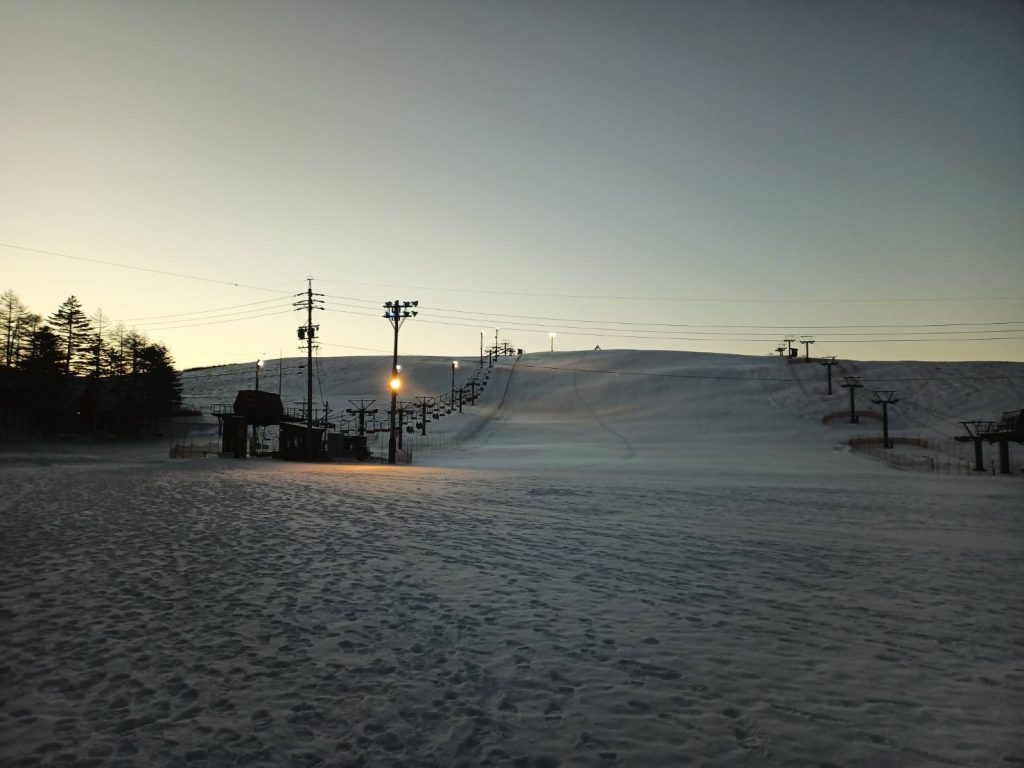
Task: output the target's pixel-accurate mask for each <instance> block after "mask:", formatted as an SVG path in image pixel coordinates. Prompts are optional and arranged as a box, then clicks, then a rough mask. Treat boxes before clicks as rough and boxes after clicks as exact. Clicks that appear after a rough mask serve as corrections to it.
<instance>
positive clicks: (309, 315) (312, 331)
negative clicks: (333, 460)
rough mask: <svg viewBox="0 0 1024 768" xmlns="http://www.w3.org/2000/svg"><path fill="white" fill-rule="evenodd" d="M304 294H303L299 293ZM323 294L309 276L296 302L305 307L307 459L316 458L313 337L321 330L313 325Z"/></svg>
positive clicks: (302, 327) (302, 335)
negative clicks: (300, 298)
mask: <svg viewBox="0 0 1024 768" xmlns="http://www.w3.org/2000/svg"><path fill="white" fill-rule="evenodd" d="M298 295H299V296H302V295H303V294H301V293H300V294H298ZM316 296H323V294H322V293H313V278H311V277H310V278H307V286H306V293H305V297H306V298H305V299H302V300H300V301H297V302H295V306H296V307H300V308H301V307H305V309H306V324H305V325H300V326H299V339H302V340H304V341H305V342H306V461H312V460H313V459H314V451H313V347H314V346H315V344H314V343H313V339H315V338H316V335H317V332H318V331H319V330H320V326H319V325H313V310H314V309H323V302H321V301H320V299H317V298H314V297H316Z"/></svg>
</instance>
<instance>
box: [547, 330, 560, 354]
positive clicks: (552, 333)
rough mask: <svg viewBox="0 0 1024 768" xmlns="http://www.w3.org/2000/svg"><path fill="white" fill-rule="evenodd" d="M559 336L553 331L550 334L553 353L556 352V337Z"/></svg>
mask: <svg viewBox="0 0 1024 768" xmlns="http://www.w3.org/2000/svg"><path fill="white" fill-rule="evenodd" d="M557 335H558V334H557V333H555V332H554V331H552V332H551V333H549V334H548V336H550V337H551V351H552V352H554V351H555V336H557Z"/></svg>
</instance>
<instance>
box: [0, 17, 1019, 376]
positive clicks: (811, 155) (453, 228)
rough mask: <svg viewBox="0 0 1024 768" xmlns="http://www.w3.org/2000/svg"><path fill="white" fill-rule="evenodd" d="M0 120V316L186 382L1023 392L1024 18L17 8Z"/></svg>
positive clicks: (0, 28)
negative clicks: (306, 351) (1009, 373)
mask: <svg viewBox="0 0 1024 768" xmlns="http://www.w3.org/2000/svg"><path fill="white" fill-rule="evenodd" d="M0 104H2V105H3V108H2V109H0V243H2V245H0V291H3V290H7V289H11V290H14V291H15V292H16V293H17V294H18V296H19V297H20V298H21V299H22V301H23V302H24V303H25V304H26V305H27V306H28V308H29V309H30V310H31V311H33V312H35V313H37V314H40V315H44V316H45V315H48V314H51V313H52V312H53V311H54V310H56V308H57V307H58V306H59V304H60V303H61V302H62V301H63V300H64V299H66V298H67V297H68V296H69V295H72V294H74V295H75V296H77V297H78V298H79V300H80V301H81V302H82V304H83V305H84V307H85V309H86V311H87V312H90V313H92V312H94V311H95V310H97V309H101V310H102V312H103V314H104V315H106V316H107V317H108V318H110V319H112V320H116V321H122V322H124V323H125V324H126V325H128V326H129V327H132V328H135V329H137V330H139V331H142V332H144V333H146V334H147V335H148V336H149V338H151V339H153V340H154V341H159V342H161V343H164V344H166V345H167V346H168V347H169V349H170V352H171V354H172V355H173V357H174V359H175V360H176V361H177V363H178V365H179V366H181V367H192V366H201V365H213V364H218V363H234V362H243V361H245V360H249V359H251V360H256V359H258V358H268V359H273V358H276V357H278V356H282V355H283V356H284V357H290V356H295V355H298V354H300V351H299V348H298V344H299V340H298V338H297V335H296V328H297V326H298V325H300V324H302V323H303V322H304V320H305V315H304V313H302V312H300V311H298V310H296V309H295V308H294V307H293V306H292V304H293V302H294V301H296V300H297V299H298V298H299V297H298V296H297V294H300V293H301V292H303V291H305V290H306V288H307V284H308V283H307V279H308V278H312V286H313V290H315V291H317V292H318V293H322V294H324V296H323V300H324V309H323V310H320V311H317V312H316V313H315V314H314V322H316V323H318V324H319V325H320V328H321V330H320V343H321V347H320V350H319V353H320V354H321V355H324V356H335V355H352V354H359V355H362V354H374V353H380V354H387V353H390V351H391V346H392V330H391V326H390V324H389V323H388V322H387V321H386V320H385V319H384V318H383V317H382V314H383V310H382V308H381V305H383V303H384V302H385V301H388V300H395V299H399V300H403V301H412V300H417V301H418V302H419V315H418V316H417V317H415V318H412V319H410V320H409V321H408V322H406V324H405V325H404V326H403V328H402V331H401V336H400V348H401V352H402V353H404V354H418V355H446V356H447V355H452V356H473V355H475V354H477V353H478V350H479V345H480V339H481V336H483V337H484V338H485V340H487V341H488V343H493V339H494V334H495V329H496V328H497V329H499V330H498V336H499V338H500V340H502V341H505V340H507V341H509V342H510V343H511V344H512V345H513V346H516V347H520V348H523V349H525V350H527V351H541V350H544V349H550V348H551V346H552V345H553V346H554V348H555V349H556V350H569V349H589V348H593V347H594V346H597V345H600V346H601V347H602V348H604V349H611V348H633V349H669V350H696V351H712V352H714V351H718V352H729V353H741V354H754V355H761V354H771V353H772V350H773V349H775V348H776V347H777V346H779V343H780V341H781V339H782V338H783V337H785V336H787V335H789V336H792V337H795V338H797V339H799V338H800V337H801V336H804V335H806V336H809V337H812V338H814V339H815V346H814V347H813V349H812V352H813V353H815V354H819V355H836V356H838V357H839V358H841V359H878V360H892V359H919V360H962V359H980V360H1016V361H1020V360H1024V184H1022V183H1021V179H1024V4H1021V3H1020V2H1010V1H1009V0H1007V1H1006V2H996V1H995V0H972V2H964V1H960V0H956V1H953V2H943V1H941V0H938V1H936V0H928V1H923V0H922V2H909V1H907V2H900V1H898V0H896V1H892V2H858V3H850V2H845V1H844V2H839V1H837V2H829V1H828V0H815V1H814V2H811V1H810V0H807V1H805V2H795V1H792V2H784V1H783V0H778V1H776V2H765V1H764V0H751V1H750V2H739V1H736V0H723V1H721V2H683V1H682V0H680V1H678V2H654V1H653V0H652V1H649V2H643V3H629V2H596V1H595V0H590V1H588V2H572V1H566V2H557V3H553V2H507V1H505V2H501V1H493V2H488V1H487V0H481V1H479V2H443V1H440V0H439V1H438V2H429V3H423V2H384V1H380V0H378V1H376V2H326V1H322V2H302V1H298V0H297V1H296V2H289V3H271V2H257V1H253V2H218V1H216V0H214V1H213V2H208V1H206V0H204V1H203V2H189V1H188V0H182V1H181V2H174V3H167V2H148V1H147V0H131V1H130V2H129V1H125V2H111V1H109V0H94V1H93V2H88V3H83V2H50V1H48V0H39V1H34V2H27V1H20V2H19V1H15V0H0ZM552 333H555V334H557V335H556V336H555V337H553V338H552V337H551V336H550V334H552Z"/></svg>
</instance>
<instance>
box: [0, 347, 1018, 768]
mask: <svg viewBox="0 0 1024 768" xmlns="http://www.w3.org/2000/svg"><path fill="white" fill-rule="evenodd" d="M473 362H474V361H473V360H472V359H469V358H467V359H465V360H463V361H460V368H459V369H458V370H457V371H456V378H457V380H456V383H457V384H461V383H462V381H464V377H465V376H467V375H470V374H471V369H472V364H473ZM299 363H301V361H285V365H284V366H282V378H281V381H282V385H283V386H282V394H283V397H284V399H285V400H286V401H295V400H299V401H301V398H302V393H303V392H304V389H305V381H304V378H303V376H302V372H301V371H297V372H292V373H288V374H285V373H284V369H287V368H288V367H290V366H293V365H297V364H299ZM319 367H320V371H319V373H320V376H319V383H318V388H317V392H318V395H319V393H320V391H321V389H322V392H323V398H322V399H323V400H326V401H328V402H329V403H330V407H331V408H332V409H335V408H341V407H343V406H344V404H345V403H346V401H347V400H349V399H360V398H364V399H377V400H378V405H380V406H383V405H384V404H385V397H384V395H383V390H384V385H385V382H386V379H387V375H388V373H389V370H390V361H389V360H387V359H384V358H336V359H330V360H323V361H321V362H320V366H319ZM403 373H404V376H405V380H406V388H405V390H404V395H403V396H404V397H408V398H410V399H411V397H413V396H414V395H436V394H440V393H443V392H448V391H450V386H451V366H450V361H446V360H442V359H437V358H422V359H413V358H410V359H407V360H403ZM834 373H837V374H838V375H837V379H838V378H839V377H840V376H841V375H842V374H846V375H851V374H852V375H860V376H861V377H862V379H861V380H862V381H863V382H864V383H865V384H867V385H873V386H878V387H879V388H883V387H882V385H883V384H884V385H885V386H884V388H886V389H893V390H896V391H897V396H898V397H899V398H900V400H901V402H900V403H899V404H898V407H894V412H893V414H892V425H891V426H892V430H893V433H894V434H898V435H909V434H910V433H913V435H915V436H916V435H920V436H921V437H926V438H928V439H929V440H930V441H932V440H933V441H935V445H937V446H938V448H937V449H933V448H929V449H928V450H946V449H949V450H951V451H955V450H957V447H958V444H956V443H955V442H953V441H952V439H951V438H952V436H953V435H955V434H957V424H956V422H957V420H959V419H966V418H992V417H996V416H998V414H999V413H1000V412H1001V411H1003V410H1009V409H1012V408H1019V407H1020V406H1021V403H1020V399H1021V382H1022V381H1024V366H1021V365H1019V364H1007V363H957V364H943V365H936V364H933V363H913V362H907V363H885V364H883V363H845V364H844V366H843V369H841V370H840V371H834ZM215 374H216V375H215ZM251 374H252V366H224V367H218V368H215V369H207V370H204V371H193V372H189V373H187V374H186V394H187V395H188V398H189V401H190V402H192V403H194V404H196V405H197V406H200V407H202V408H203V409H204V410H206V409H208V407H209V406H210V405H212V404H214V403H217V402H230V401H231V400H232V399H233V396H234V392H235V391H236V390H237V389H239V388H241V387H245V388H248V387H249V386H250V384H249V382H248V381H247V379H248V378H249V376H251ZM273 374H274V366H273V363H271V365H269V366H268V367H267V369H264V372H263V375H262V378H261V385H264V386H266V387H267V388H270V389H275V388H276V387H275V386H274V385H276V381H275V380H274V376H273ZM824 377H825V370H824V369H823V368H821V367H820V366H818V365H816V364H814V363H811V364H806V363H802V362H798V363H787V362H785V361H781V360H778V359H769V358H745V357H734V356H722V355H705V354H700V355H698V354H687V353H677V352H633V351H587V352H559V353H547V354H532V355H524V356H523V357H522V358H521V359H516V358H503V359H501V360H500V361H499V362H498V364H497V365H496V366H495V368H494V370H493V372H492V373H491V376H490V380H489V381H488V382H487V386H486V388H485V389H484V393H483V397H482V398H481V400H480V401H479V402H478V403H477V404H476V405H475V406H473V407H472V408H464V412H463V413H462V414H461V415H460V414H448V415H444V416H443V417H441V418H439V419H437V420H431V421H430V422H429V423H428V426H427V429H428V437H430V436H434V435H437V436H439V438H440V436H443V435H448V436H451V437H452V438H453V440H451V441H449V442H448V443H447V444H448V445H451V446H454V447H451V448H449V449H447V450H438V449H436V446H435V447H431V446H430V444H429V440H427V439H422V440H421V442H422V443H423V444H422V445H421V446H420V447H417V445H416V441H415V440H412V439H410V445H412V447H413V461H412V464H410V465H399V466H389V465H387V464H381V463H379V462H368V463H365V464H360V463H321V464H303V463H289V462H279V461H273V460H270V459H251V460H217V459H210V460H192V461H188V460H174V461H172V460H170V459H168V458H167V442H168V440H169V439H172V438H171V437H170V436H169V435H168V437H167V438H166V439H164V440H161V441H158V442H155V443H153V444H149V445H139V446H136V447H135V448H133V449H132V450H125V449H123V448H122V449H115V450H111V449H109V448H106V447H103V446H96V445H93V444H90V445H80V446H77V447H76V446H57V447H53V446H50V447H46V448H38V447H36V448H34V449H29V448H26V447H24V446H23V447H21V448H19V449H17V450H14V449H5V450H4V451H3V452H0V481H2V482H3V486H4V488H5V491H6V493H5V494H4V495H3V496H2V497H0V525H2V530H0V599H2V602H0V621H2V626H3V630H4V631H3V632H2V633H0V656H2V657H3V661H2V662H0V665H2V667H3V669H2V670H0V671H2V673H3V674H2V677H0V679H2V680H3V682H2V683H0V686H2V687H0V700H2V706H0V762H2V763H3V764H5V765H6V764H11V765H19V764H24V765H34V764H60V763H62V762H68V763H74V762H90V761H93V762H96V763H98V764H99V763H115V762H117V761H121V762H124V763H125V764H146V765H182V764H195V765H236V764H247V765H267V766H270V765H362V766H399V765H402V766H455V765H466V766H515V767H517V768H518V767H520V766H678V765H688V764H692V765H706V766H750V765H777V766H803V765H814V766H846V767H850V766H863V767H865V768H866V767H867V766H936V765H957V766H991V765H1015V764H1020V763H1021V762H1024V740H1022V737H1021V733H1022V732H1024V728H1022V725H1024V724H1022V721H1021V712H1022V711H1024V662H1022V656H1021V637H1022V636H1024V635H1022V630H1024V622H1022V620H1021V616H1022V615H1024V610H1022V608H1024V599H1022V590H1021V584H1024V522H1022V519H1021V509H1022V504H1021V501H1022V499H1024V485H1022V480H1021V476H1020V474H1019V472H1018V470H1019V467H1020V454H1019V453H1015V454H1014V455H1013V457H1012V458H1013V466H1014V469H1015V472H1018V474H1014V475H1011V476H992V475H990V474H977V475H971V474H964V475H947V474H942V473H932V472H917V471H908V470H902V469H897V468H894V467H892V466H890V465H889V464H887V463H886V462H884V461H881V460H879V459H877V458H874V457H871V456H866V455H864V454H862V453H860V452H857V451H853V450H851V449H850V447H849V445H848V440H849V438H850V437H855V436H871V435H877V434H879V433H880V426H879V423H878V422H877V420H875V419H872V418H868V417H865V418H864V419H862V421H861V422H860V423H859V424H849V423H847V422H846V421H845V420H844V419H842V418H838V419H831V420H828V422H827V423H825V417H826V416H827V415H828V414H830V413H833V412H837V411H843V410H844V409H845V408H847V407H848V395H847V393H846V392H845V391H843V390H840V389H839V388H838V386H836V394H834V395H833V396H831V397H829V396H827V395H826V394H824V391H825V381H824ZM896 380H898V381H896ZM265 382H269V386H267V384H265ZM869 390H870V386H866V387H865V389H863V390H860V391H859V392H858V393H857V397H858V398H859V400H858V402H859V404H860V405H859V406H858V408H860V407H861V406H863V407H864V408H865V409H866V408H867V407H868V403H867V397H866V392H867V391H869ZM317 399H318V400H319V399H320V398H319V397H318V398H317ZM289 404H291V403H289ZM192 422H193V423H191V424H188V425H182V424H179V425H178V426H177V427H176V429H177V430H178V431H179V432H180V433H181V434H184V433H185V431H186V430H188V431H189V432H190V433H192V436H193V437H194V438H202V436H204V435H210V434H215V428H216V426H215V422H214V421H213V419H212V418H211V417H209V416H206V417H203V418H202V419H193V420H192ZM170 430H171V428H170V427H169V428H168V431H169V432H170ZM456 436H458V439H457V440H455V439H454V438H455V437H456ZM406 437H409V436H408V435H406ZM437 444H441V443H440V440H439V442H438V443H437ZM897 450H899V451H909V450H918V448H917V447H908V446H900V447H899V448H898V449H897ZM1015 450H1018V451H1019V447H1016V448H1015Z"/></svg>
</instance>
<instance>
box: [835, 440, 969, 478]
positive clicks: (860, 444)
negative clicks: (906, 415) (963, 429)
mask: <svg viewBox="0 0 1024 768" xmlns="http://www.w3.org/2000/svg"><path fill="white" fill-rule="evenodd" d="M889 442H890V443H892V444H893V447H892V448H884V447H883V446H882V438H881V437H852V438H850V440H849V446H850V447H851V448H853V449H854V450H855V451H857V452H858V453H863V454H865V455H867V456H871V457H873V458H876V459H881V460H882V461H884V462H886V463H887V464H889V465H890V466H894V467H899V468H901V469H909V470H915V471H918V472H936V473H938V474H942V475H977V474H979V473H978V472H977V471H975V469H974V457H973V453H970V452H969V451H968V450H967V449H963V448H960V447H953V446H936V445H931V446H930V445H929V443H928V441H927V440H925V439H924V438H920V437H890V438H889ZM900 446H906V447H909V448H920V449H921V450H922V451H926V452H917V451H915V452H911V451H907V450H900Z"/></svg>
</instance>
